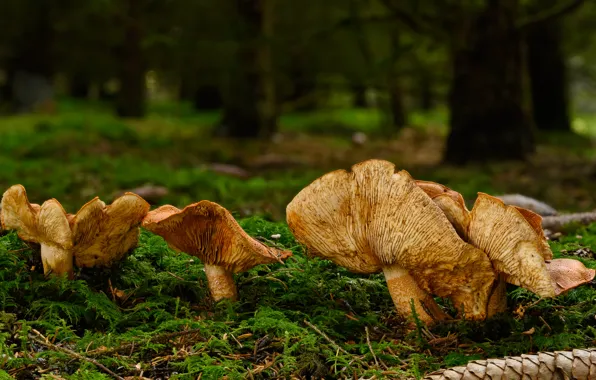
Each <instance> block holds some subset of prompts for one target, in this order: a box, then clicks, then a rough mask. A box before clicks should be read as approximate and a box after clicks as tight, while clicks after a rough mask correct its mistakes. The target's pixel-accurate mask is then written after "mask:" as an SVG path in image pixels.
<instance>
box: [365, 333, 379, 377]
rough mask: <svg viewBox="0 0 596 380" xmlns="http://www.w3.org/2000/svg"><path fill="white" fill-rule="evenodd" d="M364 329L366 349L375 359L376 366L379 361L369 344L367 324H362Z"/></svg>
mask: <svg viewBox="0 0 596 380" xmlns="http://www.w3.org/2000/svg"><path fill="white" fill-rule="evenodd" d="M364 330H365V331H366V343H367V344H368V349H369V350H370V353H371V354H372V356H373V359H375V364H376V365H377V367H378V366H379V361H378V360H377V355H375V351H373V348H372V345H371V344H370V335H369V334H368V326H364Z"/></svg>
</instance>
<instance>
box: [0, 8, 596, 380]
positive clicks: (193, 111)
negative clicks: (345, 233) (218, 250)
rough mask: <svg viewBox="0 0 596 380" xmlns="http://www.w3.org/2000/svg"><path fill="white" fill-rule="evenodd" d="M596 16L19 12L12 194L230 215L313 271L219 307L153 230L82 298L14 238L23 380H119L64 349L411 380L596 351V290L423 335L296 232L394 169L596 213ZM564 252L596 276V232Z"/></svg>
mask: <svg viewBox="0 0 596 380" xmlns="http://www.w3.org/2000/svg"><path fill="white" fill-rule="evenodd" d="M594 20H596V2H594V1H593V0H432V1H430V0H324V1H315V0H300V1H298V0H296V1H289V0H219V1H207V0H87V1H72V0H2V1H0V25H2V33H0V189H1V190H2V192H3V191H4V190H5V189H7V188H8V187H9V186H11V185H13V184H17V183H20V184H22V185H23V186H24V187H25V188H26V189H27V193H28V195H29V199H30V200H31V201H32V202H35V203H42V202H43V201H44V200H46V199H50V198H57V199H58V200H59V201H60V202H61V203H62V205H63V206H64V207H65V209H66V210H67V211H68V212H72V213H74V212H76V211H77V210H78V209H79V208H80V207H81V206H82V205H83V204H85V203H86V202H87V201H89V200H90V199H92V198H93V197H94V196H96V195H97V196H100V198H101V199H102V200H104V201H106V203H108V202H110V201H111V200H112V199H114V197H116V196H117V195H119V194H122V192H123V191H126V190H133V191H136V192H138V193H139V194H140V195H142V196H143V197H145V199H147V200H148V201H149V202H150V203H151V204H152V205H161V204H172V205H175V206H177V207H184V206H185V205H188V204H190V203H193V202H196V201H199V200H202V199H208V200H211V201H214V202H217V203H219V204H221V205H222V206H224V207H226V208H227V209H229V210H230V211H231V212H232V213H233V215H234V216H235V217H236V218H237V219H238V220H239V221H240V223H241V225H242V226H243V227H244V228H245V229H246V230H247V232H249V233H250V234H251V235H252V236H258V237H260V238H262V239H264V240H267V241H268V242H269V243H270V244H277V245H279V246H283V247H284V248H286V249H291V250H292V251H293V252H294V256H293V258H292V259H290V260H288V262H287V263H286V264H285V265H281V264H280V265H278V264H276V265H269V266H262V267H257V268H255V269H253V270H251V271H249V272H247V273H242V274H240V275H238V276H237V280H236V281H237V283H238V284H239V289H240V298H241V302H239V303H238V304H234V305H232V304H225V302H224V304H221V303H220V304H213V303H212V302H211V301H210V300H209V295H208V291H207V290H206V285H205V278H204V277H205V274H204V273H203V271H202V267H201V264H200V262H199V260H195V261H194V262H193V261H192V260H193V259H192V258H191V257H189V256H187V255H185V254H175V253H173V251H171V249H169V248H168V247H167V245H166V244H165V243H164V241H163V240H162V239H161V238H159V237H157V236H155V235H152V234H150V233H149V232H147V231H143V232H142V237H141V243H140V245H139V247H138V248H137V249H136V250H134V252H132V253H131V254H130V255H129V256H128V257H127V258H126V259H125V260H124V261H123V262H122V263H120V264H119V265H117V266H116V267H114V268H111V269H106V270H103V271H102V270H87V271H83V272H82V273H79V274H78V277H77V280H76V281H70V282H69V281H63V280H60V279H49V280H48V279H45V278H44V277H43V274H42V273H41V271H40V269H39V268H40V262H39V248H38V247H36V246H34V245H28V244H25V243H23V242H21V241H20V240H19V239H18V238H17V236H16V234H15V233H12V232H8V231H5V232H0V280H2V281H1V282H0V306H2V307H1V308H0V309H2V310H3V311H2V312H0V344H1V345H0V377H1V376H2V375H3V374H6V376H11V377H14V378H19V379H30V378H40V377H46V378H73V379H74V378H77V379H78V378H111V377H110V376H112V375H109V374H108V373H107V372H106V371H104V370H102V368H100V367H98V366H97V364H96V363H93V362H92V361H89V360H85V359H80V358H77V357H75V356H73V355H72V354H69V353H65V352H64V351H60V350H59V349H57V348H56V346H59V347H64V348H66V349H68V350H70V351H71V353H72V352H75V353H78V354H79V355H84V356H85V357H86V358H91V359H93V360H96V361H98V362H99V363H100V364H102V365H104V366H105V367H107V368H108V369H110V370H111V371H113V372H115V373H117V374H118V376H121V377H127V376H144V377H147V378H170V377H171V378H185V379H186V378H189V379H190V378H194V379H196V378H197V377H200V378H203V379H218V378H222V377H224V376H228V377H229V378H230V379H231V378H338V377H345V376H348V377H351V376H356V377H360V378H399V379H406V378H408V379H409V378H421V377H422V376H423V375H424V374H425V373H428V372H430V371H432V370H434V369H437V368H444V367H446V366H451V365H458V364H464V363H466V362H467V361H469V360H472V359H478V358H486V357H491V356H503V355H518V354H521V353H527V352H530V351H534V352H535V351H536V350H554V349H571V348H579V347H588V346H590V345H592V346H594V345H596V344H594V339H596V330H595V328H596V322H595V318H594V315H596V307H594V306H593V305H592V301H591V300H592V299H593V298H594V296H596V290H595V289H594V288H593V284H590V285H588V286H586V287H582V288H580V289H576V290H573V291H571V292H570V293H569V294H566V295H564V296H561V297H559V298H557V299H556V300H538V297H536V296H534V295H533V294H532V293H530V292H528V291H525V290H523V289H518V288H515V287H512V288H511V289H509V290H510V293H509V296H510V297H509V301H510V305H509V306H510V309H511V310H518V311H519V310H520V309H519V307H520V306H523V308H524V310H525V312H524V311H523V310H522V311H521V313H517V314H515V313H512V314H511V315H507V316H502V317H499V318H496V319H494V320H491V321H488V322H486V323H480V324H474V323H468V322H466V323H463V322H462V323H461V324H457V323H456V324H449V325H446V326H439V327H437V328H436V329H433V330H432V331H431V330H427V329H418V330H417V331H416V332H413V333H410V334H408V333H406V332H405V330H403V329H402V327H403V326H402V322H403V321H401V320H400V319H399V318H398V317H397V316H396V315H395V314H394V310H393V306H392V304H391V299H390V297H389V296H388V294H387V289H386V287H385V284H384V282H383V279H382V277H380V276H378V275H372V276H361V275H355V274H352V273H349V272H348V271H346V270H344V269H343V268H339V267H337V266H335V265H333V264H332V263H330V262H328V261H324V260H319V259H313V258H307V256H306V254H305V252H304V251H303V249H302V247H300V246H299V245H298V243H297V242H296V241H295V240H294V239H293V237H292V235H291V233H290V231H289V230H288V227H287V225H286V224H285V223H284V221H285V207H286V205H287V204H288V202H290V201H291V200H292V198H293V197H294V196H295V195H296V194H297V193H298V192H299V191H300V190H301V189H302V188H304V187H305V186H307V185H308V184H309V183H310V182H312V181H313V180H314V179H316V178H317V177H319V176H320V175H322V174H324V173H326V172H328V171H330V170H335V169H339V168H344V169H348V168H349V167H350V166H351V165H353V164H355V163H357V162H360V161H363V160H366V159H370V158H381V159H386V160H389V161H391V162H393V163H395V164H396V166H397V168H399V169H406V170H408V171H409V172H410V173H411V174H412V175H413V176H414V177H415V178H417V179H423V180H431V181H437V182H440V183H442V184H444V185H446V186H449V187H451V188H452V189H454V190H456V191H458V192H460V193H462V194H463V196H464V198H465V199H466V201H467V202H468V205H469V206H471V205H472V204H473V202H474V199H475V198H476V194H477V192H486V193H489V194H493V195H498V194H505V193H521V194H524V195H527V196H531V197H533V198H536V199H539V200H541V201H545V202H547V203H548V204H550V205H551V206H553V207H554V208H556V209H557V210H558V211H560V212H573V211H591V210H593V209H595V208H596V196H595V194H596V149H595V145H596V63H595V62H596V23H595V22H594ZM277 234H281V238H280V240H277V241H275V242H273V241H272V240H271V236H272V235H277ZM550 244H551V248H552V249H553V252H554V253H555V256H556V257H562V256H570V257H571V256H573V257H576V258H577V257H579V259H580V260H582V262H584V263H585V264H586V266H588V267H591V268H596V261H594V260H592V259H593V257H592V255H593V252H592V249H594V250H596V225H592V226H586V227H577V226H571V227H568V228H567V229H566V230H564V231H563V235H562V236H560V238H557V239H556V240H552V241H551V242H550ZM578 252H579V253H578ZM35 268H37V269H35ZM242 286H244V288H243V287H242ZM444 306H445V307H449V306H448V305H444ZM553 310H554V311H553ZM304 321H309V323H311V324H312V325H313V326H318V327H317V328H318V329H320V330H321V331H319V332H317V331H316V330H314V329H313V328H311V327H310V326H309V325H308V324H305V322H304ZM531 329H534V330H533V332H532V333H531V334H526V332H527V331H530V330H531ZM182 330H183V331H186V332H185V333H184V334H181V335H172V336H169V335H167V334H179V333H180V331H182ZM32 331H35V332H32ZM321 332H322V333H323V334H327V336H328V338H330V340H331V342H330V340H329V339H326V338H324V337H323V335H322V334H321ZM37 334H40V335H37ZM532 334H534V335H532ZM42 337H43V338H42ZM46 337H48V338H49V341H50V342H51V343H52V345H54V348H52V347H51V346H48V345H44V344H42V343H39V340H43V339H45V338H46ZM164 337H165V338H164ZM44 342H45V340H44ZM102 347H103V348H102ZM104 349H105V350H107V351H105V352H104ZM2 370H4V371H5V372H4V373H3V372H2ZM9 378H10V377H9Z"/></svg>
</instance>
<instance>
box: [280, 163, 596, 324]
mask: <svg viewBox="0 0 596 380" xmlns="http://www.w3.org/2000/svg"><path fill="white" fill-rule="evenodd" d="M286 211H287V222H288V225H289V227H290V229H291V230H292V232H293V233H294V235H295V237H296V239H297V240H298V241H300V242H301V243H303V244H304V245H306V247H307V248H308V249H309V251H310V252H311V253H312V254H314V255H316V256H319V257H321V258H324V259H328V260H331V261H333V262H334V263H336V264H338V265H340V266H343V267H345V268H347V269H348V270H350V271H352V272H356V273H378V272H381V271H382V272H383V273H384V275H385V279H386V281H387V286H388V290H389V293H390V294H391V297H392V299H393V301H394V304H395V307H396V309H397V310H398V312H400V314H402V315H404V316H410V317H412V313H411V309H410V307H411V306H410V301H413V302H414V308H415V311H416V313H417V315H418V316H419V317H420V319H421V320H422V321H423V322H425V323H428V324H430V323H433V322H435V321H438V320H442V319H446V318H448V316H447V315H446V314H445V312H443V311H442V309H441V308H440V307H439V306H438V305H437V304H436V303H435V301H434V299H433V297H432V296H433V295H434V296H439V297H444V298H449V299H451V300H452V302H453V304H454V306H455V307H456V308H457V310H458V315H459V317H462V318H466V319H485V318H487V317H490V316H492V315H494V314H496V313H498V312H501V311H504V310H505V308H506V301H507V299H506V283H511V284H514V285H518V286H522V287H524V288H526V289H528V290H530V291H532V292H534V293H535V294H537V295H539V296H541V297H554V296H556V295H558V294H560V293H562V292H564V291H566V290H569V289H571V288H572V287H575V286H578V285H579V284H581V283H585V282H587V281H590V280H591V279H593V278H594V271H593V270H587V269H586V268H585V267H583V265H582V264H581V263H580V262H578V261H576V260H552V252H551V250H550V248H549V245H548V243H547V241H546V238H545V236H544V233H543V231H542V228H541V217H540V216H539V215H538V214H535V213H533V212H531V211H529V210H526V209H523V208H519V207H515V206H506V205H505V204H504V203H503V202H502V201H501V200H499V199H498V198H495V197H491V196H490V195H488V194H484V193H479V194H478V198H477V200H476V203H475V204H474V207H473V209H472V211H469V210H468V209H467V208H466V205H465V202H464V199H463V197H462V196H461V194H459V193H457V192H456V191H454V190H451V189H449V188H447V187H445V186H443V185H441V184H437V183H433V182H426V181H416V180H414V179H413V178H412V177H411V176H410V174H409V173H408V172H406V171H405V170H402V171H399V172H395V166H394V165H393V164H392V163H390V162H387V161H382V160H368V161H364V162H362V163H359V164H357V165H354V166H353V167H352V171H351V172H347V171H345V170H337V171H333V172H331V173H328V174H326V175H324V176H322V177H320V178H319V179H317V180H315V181H314V182H313V183H311V184H310V185H309V186H307V187H306V188H304V189H303V190H302V191H301V192H299V193H298V194H297V195H296V197H295V198H294V199H293V200H292V201H291V202H290V203H289V204H288V206H287V210H286ZM570 261H571V262H573V263H571V262H570ZM572 265H573V266H575V267H572ZM578 266H581V267H582V268H583V269H582V268H578ZM568 272H572V273H575V278H571V277H570V276H569V275H567V273H568ZM563 278H564V280H562V279H563Z"/></svg>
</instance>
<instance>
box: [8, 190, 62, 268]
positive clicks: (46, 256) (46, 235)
mask: <svg viewBox="0 0 596 380" xmlns="http://www.w3.org/2000/svg"><path fill="white" fill-rule="evenodd" d="M1 220H2V226H3V228H4V229H7V230H16V231H17V234H18V235H19V237H20V238H21V239H23V240H25V241H30V242H34V243H39V244H40V245H41V261H42V263H43V271H44V273H45V274H50V273H54V274H56V275H64V274H66V275H67V276H68V278H71V279H72V278H73V260H72V232H71V230H70V225H69V223H68V218H67V215H66V212H65V211H64V209H63V208H62V206H61V205H60V203H59V202H58V201H57V200H55V199H50V200H47V201H45V202H44V203H43V204H42V205H41V206H40V205H38V204H35V203H29V200H28V199H27V192H26V191H25V188H24V187H23V186H21V185H14V186H12V187H10V188H9V189H8V190H7V191H6V192H5V193H4V194H3V196H2V215H1Z"/></svg>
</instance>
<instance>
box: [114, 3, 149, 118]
mask: <svg viewBox="0 0 596 380" xmlns="http://www.w3.org/2000/svg"><path fill="white" fill-rule="evenodd" d="M126 6H127V9H126V15H125V17H124V23H125V31H124V42H123V44H122V46H121V49H120V52H119V56H120V75H119V79H120V90H119V91H118V98H117V105H116V111H117V113H118V116H120V117H143V116H145V107H146V99H145V97H146V88H145V57H144V53H143V48H142V42H143V32H142V29H141V25H140V23H141V16H142V12H143V9H142V3H141V0H127V1H126Z"/></svg>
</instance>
